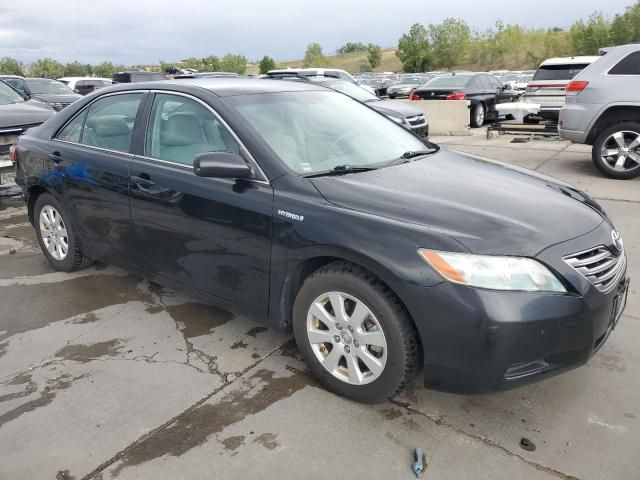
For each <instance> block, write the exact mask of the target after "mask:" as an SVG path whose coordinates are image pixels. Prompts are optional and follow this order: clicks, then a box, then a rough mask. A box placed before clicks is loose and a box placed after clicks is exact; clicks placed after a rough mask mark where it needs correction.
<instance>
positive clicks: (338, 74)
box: [267, 67, 358, 84]
mask: <svg viewBox="0 0 640 480" xmlns="http://www.w3.org/2000/svg"><path fill="white" fill-rule="evenodd" d="M267 73H268V74H296V75H306V76H309V77H315V76H318V75H321V76H325V77H335V78H340V79H342V80H345V81H347V82H351V83H355V84H357V83H358V82H356V79H355V78H353V75H351V74H350V73H349V72H347V71H345V70H341V69H339V68H320V67H311V68H280V69H274V70H269V72H267Z"/></svg>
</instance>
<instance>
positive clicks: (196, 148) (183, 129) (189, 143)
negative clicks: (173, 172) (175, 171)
mask: <svg viewBox="0 0 640 480" xmlns="http://www.w3.org/2000/svg"><path fill="white" fill-rule="evenodd" d="M159 143H160V151H159V158H161V159H162V160H169V161H172V162H176V163H181V164H183V165H192V164H193V159H194V158H195V156H196V155H197V154H198V153H202V152H208V151H215V150H224V148H216V146H215V145H213V144H212V143H209V142H208V141H207V138H206V136H205V133H204V130H203V128H202V125H201V123H200V119H199V118H198V116H197V115H195V114H193V113H187V112H180V113H173V114H171V115H170V116H169V118H168V119H167V123H166V125H165V127H164V129H162V130H161V131H160V142H159Z"/></svg>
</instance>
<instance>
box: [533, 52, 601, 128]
mask: <svg viewBox="0 0 640 480" xmlns="http://www.w3.org/2000/svg"><path fill="white" fill-rule="evenodd" d="M598 58H600V57H599V56H579V57H564V58H550V59H548V60H545V61H544V62H542V63H541V64H540V66H539V67H538V70H536V73H535V74H534V75H533V78H532V79H531V81H530V82H529V84H528V85H527V89H526V90H525V93H524V96H523V101H525V102H527V103H537V104H540V113H539V116H540V117H541V118H542V119H544V120H557V119H558V115H559V114H560V109H561V108H562V107H563V106H564V103H565V98H566V94H567V84H568V83H569V81H571V80H572V79H573V78H574V77H575V76H576V75H577V74H578V73H580V72H581V71H582V70H584V69H585V68H586V67H588V66H589V65H591V64H592V63H593V62H595V61H596V60H597V59H598Z"/></svg>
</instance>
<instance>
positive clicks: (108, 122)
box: [82, 115, 131, 152]
mask: <svg viewBox="0 0 640 480" xmlns="http://www.w3.org/2000/svg"><path fill="white" fill-rule="evenodd" d="M82 140H83V143H84V144H85V145H92V146H95V147H101V148H107V149H109V150H117V151H119V152H128V151H129V147H130V145H131V129H130V128H129V126H128V125H127V122H126V121H125V120H124V117H122V116H121V115H104V116H101V117H91V118H88V119H87V124H86V131H85V132H84V134H83V137H82Z"/></svg>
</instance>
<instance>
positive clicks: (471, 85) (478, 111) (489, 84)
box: [409, 72, 518, 128]
mask: <svg viewBox="0 0 640 480" xmlns="http://www.w3.org/2000/svg"><path fill="white" fill-rule="evenodd" d="M517 98H518V94H517V93H515V92H513V91H512V90H510V89H505V88H504V86H503V85H502V84H501V83H500V81H499V80H498V79H497V78H496V77H494V76H493V75H491V74H489V73H466V72H463V73H454V74H450V75H441V76H438V77H435V78H432V79H431V80H429V81H428V82H427V83H425V84H424V85H422V86H420V87H418V88H416V89H415V90H414V91H413V92H412V93H411V96H410V97H409V99H411V100H468V101H469V102H470V107H469V108H470V109H471V126H472V127H474V128H478V127H481V126H482V125H483V124H484V122H485V120H487V119H492V120H495V119H497V118H498V111H497V110H496V108H495V107H496V104H498V103H506V102H513V101H514V100H516V99H517Z"/></svg>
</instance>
